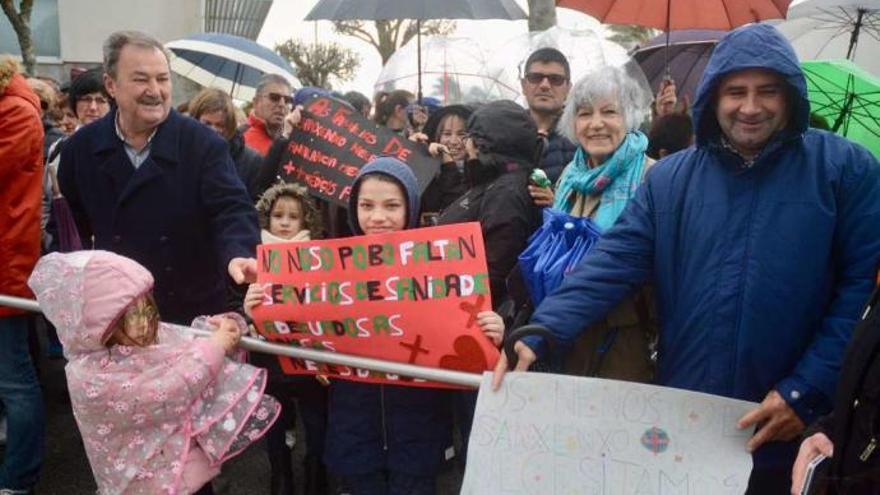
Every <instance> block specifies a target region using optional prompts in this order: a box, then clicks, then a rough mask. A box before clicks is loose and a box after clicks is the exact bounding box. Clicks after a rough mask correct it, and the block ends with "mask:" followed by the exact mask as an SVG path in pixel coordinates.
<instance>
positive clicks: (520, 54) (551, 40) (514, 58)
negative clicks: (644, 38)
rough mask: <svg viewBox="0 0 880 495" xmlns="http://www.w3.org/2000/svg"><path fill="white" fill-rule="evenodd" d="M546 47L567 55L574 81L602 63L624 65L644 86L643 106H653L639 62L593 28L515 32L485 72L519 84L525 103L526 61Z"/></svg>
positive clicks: (506, 83)
mask: <svg viewBox="0 0 880 495" xmlns="http://www.w3.org/2000/svg"><path fill="white" fill-rule="evenodd" d="M544 47H552V48H556V49H557V50H559V51H561V52H562V53H563V54H564V55H565V57H566V58H567V59H568V63H569V65H570V66H571V79H572V82H576V81H577V80H578V79H579V78H580V77H582V76H583V75H584V74H586V73H588V72H591V71H593V70H596V69H599V68H601V67H603V66H608V65H612V66H615V67H621V68H623V69H624V70H626V72H627V73H628V74H629V75H630V76H631V77H633V78H635V79H636V81H638V83H639V85H640V86H641V87H642V89H643V97H644V102H643V103H644V107H645V108H646V109H647V108H648V107H649V106H650V103H651V100H652V99H653V94H652V92H651V87H650V85H649V84H648V80H647V79H646V78H645V74H644V72H642V69H641V68H640V67H639V65H638V64H637V63H636V62H635V61H634V60H633V59H631V58H630V57H629V55H627V53H626V50H624V48H623V47H622V46H620V45H618V44H617V43H614V42H612V41H608V40H606V39H605V38H603V37H602V36H601V35H599V34H598V33H596V32H595V31H593V30H591V29H577V30H574V29H567V28H563V27H559V26H555V27H552V28H550V29H548V30H546V31H537V32H531V33H527V34H522V35H519V36H515V37H513V38H511V39H509V40H507V41H506V42H504V43H503V44H502V45H501V47H500V48H498V49H497V50H496V51H495V53H494V54H493V55H492V60H491V62H490V64H489V66H488V67H487V69H486V72H487V73H488V74H489V75H490V76H491V77H493V78H495V79H497V80H499V81H502V82H503V83H504V84H505V85H506V86H508V87H513V88H517V90H518V91H517V99H516V101H517V102H518V103H520V104H522V105H525V99H524V98H523V96H522V93H521V91H519V88H520V83H519V80H520V78H521V77H522V73H523V71H524V70H525V67H524V65H525V61H526V59H527V58H528V57H529V54H531V53H532V52H533V51H535V50H537V49H538V48H544Z"/></svg>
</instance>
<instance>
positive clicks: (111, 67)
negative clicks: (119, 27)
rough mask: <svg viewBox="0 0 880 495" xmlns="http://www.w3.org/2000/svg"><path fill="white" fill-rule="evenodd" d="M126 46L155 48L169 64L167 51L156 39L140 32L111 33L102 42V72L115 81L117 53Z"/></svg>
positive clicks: (169, 58) (117, 61) (117, 62)
mask: <svg viewBox="0 0 880 495" xmlns="http://www.w3.org/2000/svg"><path fill="white" fill-rule="evenodd" d="M126 45H135V46H137V47H140V48H155V49H157V50H159V51H160V52H162V54H163V55H165V61H166V62H170V60H171V57H170V56H169V54H168V51H167V50H166V49H165V47H164V46H162V43H160V42H159V40H157V39H156V38H153V37H152V36H150V35H149V34H147V33H142V32H140V31H116V32H114V33H111V34H110V36H108V37H107V40H106V41H104V72H105V73H106V74H108V75H109V76H110V77H111V78H113V79H116V66H117V65H118V64H119V53H120V52H121V51H122V49H123V48H124V47H125V46H126Z"/></svg>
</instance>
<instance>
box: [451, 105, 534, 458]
mask: <svg viewBox="0 0 880 495" xmlns="http://www.w3.org/2000/svg"><path fill="white" fill-rule="evenodd" d="M539 139H540V138H539V136H538V128H537V126H535V122H534V121H533V120H532V117H531V116H530V115H529V113H528V112H527V111H526V110H524V109H523V108H522V107H521V106H519V105H517V104H516V103H514V102H512V101H509V100H501V101H494V102H491V103H488V104H486V105H484V106H482V107H480V108H479V109H477V110H476V111H474V112H473V114H472V115H471V116H470V118H469V119H468V121H467V139H466V140H465V148H466V153H467V161H466V162H465V165H464V178H465V183H466V184H467V187H468V189H467V192H465V193H464V195H462V196H461V197H459V198H458V199H457V200H455V201H453V202H452V204H450V205H449V206H448V207H447V208H446V209H445V210H443V213H441V214H440V218H439V221H438V223H439V224H440V225H449V224H454V223H464V222H480V227H481V230H482V231H483V242H484V243H485V245H486V263H487V265H488V268H489V282H490V287H491V291H492V307H491V308H482V309H483V310H484V311H488V310H490V309H491V310H494V311H496V312H499V308H500V306H501V304H502V303H503V302H504V301H505V300H506V299H507V283H506V280H507V276H508V274H509V273H510V271H511V270H512V269H513V267H514V266H515V265H516V263H517V258H518V257H519V254H520V253H521V252H522V251H523V249H525V247H526V244H527V243H528V239H529V236H531V235H532V232H534V231H535V229H537V228H538V226H539V225H540V224H541V211H540V208H538V207H537V206H535V204H534V202H533V201H532V197H531V196H530V195H529V190H528V183H529V176H530V174H531V172H532V169H534V168H535V166H536V164H537V160H538V157H539V156H540V153H541V146H539V144H538V143H539ZM502 316H504V315H503V314H502ZM476 400H477V394H476V392H457V393H455V394H454V407H455V409H456V413H457V414H456V415H457V416H458V423H459V426H460V428H461V434H462V438H463V439H464V442H463V443H464V445H462V451H463V453H464V455H465V456H466V455H467V438H468V437H469V436H470V429H471V423H472V421H473V415H474V408H475V406H476Z"/></svg>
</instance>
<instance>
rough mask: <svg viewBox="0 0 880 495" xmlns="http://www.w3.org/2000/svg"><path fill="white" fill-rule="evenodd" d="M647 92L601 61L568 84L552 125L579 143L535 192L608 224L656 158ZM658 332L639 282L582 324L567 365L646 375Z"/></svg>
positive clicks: (629, 376)
mask: <svg viewBox="0 0 880 495" xmlns="http://www.w3.org/2000/svg"><path fill="white" fill-rule="evenodd" d="M649 103H650V100H649V99H648V98H646V95H645V93H644V92H643V91H642V89H641V87H640V86H639V85H638V83H637V81H636V80H635V79H633V78H631V77H630V76H629V75H628V74H627V73H626V72H625V71H624V70H623V69H619V68H617V67H603V68H601V69H599V70H597V71H594V72H591V73H589V74H587V75H585V76H584V77H582V78H581V79H580V80H579V81H578V82H576V83H575V84H574V87H572V89H571V91H570V92H569V94H568V99H567V100H566V102H565V109H564V110H563V113H562V117H560V119H559V124H558V126H557V129H559V131H560V132H561V133H562V134H563V135H565V136H566V137H567V138H569V139H570V140H571V141H572V142H575V143H577V145H578V148H577V151H576V152H575V155H574V159H573V160H572V161H571V163H569V164H568V165H567V166H566V167H565V169H564V170H563V172H562V175H561V176H560V177H559V181H558V182H557V184H556V191H555V194H554V192H553V191H552V190H551V189H550V188H536V187H535V186H530V187H531V189H532V195H533V197H535V199H536V200H538V199H539V197H540V198H543V199H544V203H545V204H547V205H550V204H552V206H553V208H555V209H557V210H562V211H564V212H566V213H569V214H571V215H574V216H578V217H589V218H590V219H592V220H593V222H594V223H595V224H596V225H597V226H598V227H599V228H600V230H602V231H603V232H604V231H606V230H608V229H609V228H611V226H612V225H614V222H615V221H616V220H617V217H618V216H619V215H620V213H621V212H622V211H623V209H624V207H625V206H626V204H627V202H628V201H629V200H630V198H632V197H633V196H634V195H635V191H636V189H638V187H639V185H640V184H641V182H642V180H643V179H644V176H645V172H646V171H647V170H648V169H649V168H650V167H651V165H653V164H654V160H652V159H651V158H649V157H648V156H647V155H646V154H645V151H646V150H647V148H648V138H647V137H646V136H645V135H644V134H643V133H642V132H641V131H639V129H638V128H639V125H640V124H641V123H642V120H643V118H644V116H645V115H647V113H648V105H649ZM655 334H656V312H655V311H654V302H653V298H652V297H651V294H650V293H649V291H647V290H644V289H642V290H639V291H637V292H636V293H635V294H634V295H633V296H632V297H630V298H629V299H627V300H625V301H624V302H623V303H621V304H620V305H619V306H618V307H617V308H615V310H614V311H612V312H611V313H610V314H609V316H608V317H607V318H606V319H605V320H604V321H601V322H599V323H598V324H596V325H595V326H594V328H591V329H590V330H589V331H587V332H584V334H583V337H581V339H580V340H579V341H578V342H577V343H576V344H575V347H574V349H573V350H572V352H571V353H570V354H569V356H568V357H567V362H566V369H567V371H569V372H572V373H577V374H581V375H588V376H600V377H603V378H615V379H621V380H631V381H640V382H649V381H651V380H652V377H653V363H652V362H651V359H650V351H649V346H650V345H651V342H652V341H653V338H654V335H655Z"/></svg>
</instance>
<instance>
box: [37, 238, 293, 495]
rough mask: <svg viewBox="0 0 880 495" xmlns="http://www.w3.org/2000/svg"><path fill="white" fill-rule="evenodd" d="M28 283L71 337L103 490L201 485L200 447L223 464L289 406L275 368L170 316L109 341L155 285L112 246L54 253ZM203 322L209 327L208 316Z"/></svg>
mask: <svg viewBox="0 0 880 495" xmlns="http://www.w3.org/2000/svg"><path fill="white" fill-rule="evenodd" d="M28 284H29V285H30V287H31V289H33V291H34V293H35V294H36V296H37V300H38V301H39V303H40V307H41V308H42V310H43V312H44V314H45V315H46V317H47V318H49V320H50V321H52V323H54V324H55V326H56V328H57V329H58V336H59V338H60V339H61V343H62V344H63V345H64V353H65V356H66V357H67V359H68V363H67V366H66V368H65V372H66V374H67V384H68V389H69V391H70V399H71V404H72V406H73V412H74V416H75V417H76V421H77V425H78V426H79V429H80V433H81V434H82V438H83V444H84V446H85V449H86V453H87V454H88V457H89V462H90V464H91V466H92V472H93V473H94V475H95V480H96V482H97V484H98V489H99V492H100V493H107V494H110V493H112V494H117V493H132V494H135V493H151V494H152V493H171V494H176V493H190V492H192V491H194V490H196V489H198V488H199V486H187V481H186V480H187V479H192V476H184V473H185V472H188V466H189V464H187V461H188V459H189V458H190V453H191V452H192V451H194V449H200V450H202V451H203V452H204V453H205V454H206V455H207V458H208V459H209V460H210V462H211V464H212V465H213V466H218V465H219V464H220V463H222V462H223V461H224V460H226V459H228V458H230V457H232V456H234V455H236V454H238V453H239V452H241V451H242V450H243V449H244V448H245V447H247V446H248V445H249V444H250V443H252V442H253V441H255V440H257V439H258V438H260V437H261V436H262V435H263V434H264V433H265V431H266V430H267V429H268V428H269V426H271V425H272V423H274V422H275V419H276V418H277V416H278V413H279V412H280V406H279V405H278V403H277V402H276V401H275V400H274V399H272V398H271V397H269V396H268V395H263V389H264V388H265V385H266V372H265V370H261V369H258V368H254V367H253V366H250V365H247V364H241V363H238V362H234V361H232V360H230V359H227V358H226V357H225V355H224V353H223V350H222V349H221V348H220V347H218V346H217V345H216V344H214V343H213V342H212V341H211V340H210V339H197V338H194V337H192V336H191V334H189V333H188V332H186V331H185V329H184V328H183V327H179V326H177V325H171V324H168V323H160V324H159V332H158V343H157V344H155V345H152V346H149V347H127V346H119V345H117V346H113V347H112V348H109V349H108V348H107V347H106V346H104V344H103V343H104V342H105V340H106V338H107V337H108V330H109V329H110V328H112V327H113V324H114V323H115V322H116V320H117V319H118V318H119V317H120V316H121V315H122V314H123V313H124V312H125V309H126V308H127V307H128V306H129V305H130V304H131V303H132V302H133V301H134V300H135V299H137V298H138V297H139V296H140V295H142V294H144V293H146V292H147V291H148V290H150V289H151V288H152V286H153V278H152V276H151V275H150V273H149V272H148V271H147V270H146V269H145V268H143V267H142V266H140V265H138V264H137V263H135V262H134V261H132V260H129V259H127V258H124V257H122V256H119V255H116V254H113V253H109V252H105V251H77V252H74V253H66V254H61V253H52V254H49V255H46V256H44V257H43V258H41V259H40V261H39V262H38V263H37V266H36V268H35V269H34V272H33V274H32V275H31V278H30V280H29V281H28ZM240 324H242V325H244V322H243V321H240ZM193 326H194V327H197V328H208V325H207V324H206V323H205V321H204V318H202V317H200V318H197V319H196V321H194V322H193ZM202 481H204V480H202Z"/></svg>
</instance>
